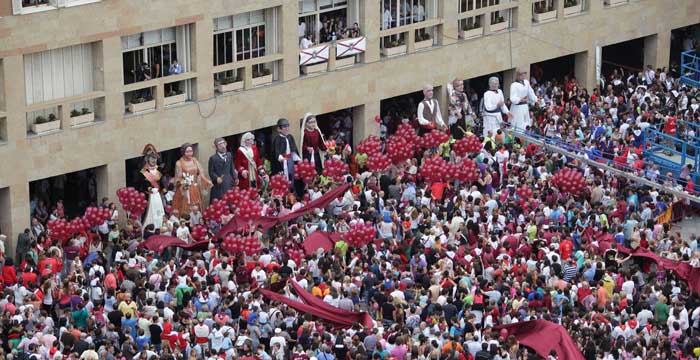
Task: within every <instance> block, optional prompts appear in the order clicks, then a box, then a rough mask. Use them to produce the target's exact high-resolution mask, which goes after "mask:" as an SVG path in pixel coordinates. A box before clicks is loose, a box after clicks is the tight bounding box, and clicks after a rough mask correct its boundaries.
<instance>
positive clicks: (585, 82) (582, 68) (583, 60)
mask: <svg viewBox="0 0 700 360" xmlns="http://www.w3.org/2000/svg"><path fill="white" fill-rule="evenodd" d="M574 75H575V76H576V80H578V82H579V84H581V85H582V86H583V87H585V88H586V89H588V92H589V93H590V92H591V91H593V89H594V88H595V87H596V86H598V85H597V84H598V82H597V81H596V78H595V49H590V50H588V51H584V52H580V53H577V54H576V55H575V60H574Z"/></svg>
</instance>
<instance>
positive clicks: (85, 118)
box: [70, 112, 95, 126]
mask: <svg viewBox="0 0 700 360" xmlns="http://www.w3.org/2000/svg"><path fill="white" fill-rule="evenodd" d="M93 121H95V113H92V112H88V113H81V114H80V115H75V116H74V115H73V114H71V117H70V123H71V125H72V126H78V125H82V124H87V123H89V122H93Z"/></svg>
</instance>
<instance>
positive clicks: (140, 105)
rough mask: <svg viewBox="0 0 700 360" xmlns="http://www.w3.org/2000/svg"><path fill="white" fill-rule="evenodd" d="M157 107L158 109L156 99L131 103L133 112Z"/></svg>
mask: <svg viewBox="0 0 700 360" xmlns="http://www.w3.org/2000/svg"><path fill="white" fill-rule="evenodd" d="M155 109H156V101H155V100H149V101H142V102H132V103H130V104H129V112H130V113H132V114H134V113H138V112H142V111H148V110H155Z"/></svg>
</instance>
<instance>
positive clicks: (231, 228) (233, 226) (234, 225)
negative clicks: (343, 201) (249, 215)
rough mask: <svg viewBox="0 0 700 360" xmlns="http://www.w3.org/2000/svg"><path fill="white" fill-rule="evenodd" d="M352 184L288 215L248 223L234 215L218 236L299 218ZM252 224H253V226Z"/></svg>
mask: <svg viewBox="0 0 700 360" xmlns="http://www.w3.org/2000/svg"><path fill="white" fill-rule="evenodd" d="M350 186H351V184H343V185H340V186H338V187H336V188H335V189H333V190H330V191H327V192H326V193H325V194H323V195H321V197H319V198H318V199H316V200H313V201H311V202H309V203H308V204H306V205H304V206H302V207H301V208H299V209H298V210H296V211H293V212H291V213H289V214H287V215H284V216H261V217H259V218H257V219H255V220H253V221H252V224H251V223H246V222H244V221H241V220H240V219H238V218H236V217H234V218H233V219H231V221H229V222H228V223H227V224H226V225H224V226H223V227H222V228H221V230H219V231H218V232H217V233H216V237H217V238H225V237H226V235H228V234H229V233H232V232H241V231H245V230H246V229H250V228H251V227H252V228H255V227H257V226H258V225H260V226H262V228H263V230H267V229H269V228H271V227H273V226H275V225H277V224H279V223H282V222H285V221H289V220H292V219H295V218H298V217H299V216H302V215H304V214H305V213H306V212H307V211H309V210H313V209H317V208H323V207H326V206H327V205H328V204H330V203H331V201H333V199H335V198H337V197H338V196H340V195H342V194H344V193H345V192H346V191H347V190H348V189H350ZM251 225H252V226H251Z"/></svg>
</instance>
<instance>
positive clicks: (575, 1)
mask: <svg viewBox="0 0 700 360" xmlns="http://www.w3.org/2000/svg"><path fill="white" fill-rule="evenodd" d="M582 11H583V3H582V2H581V1H580V0H566V1H565V2H564V16H572V15H576V14H580V13H581V12H582Z"/></svg>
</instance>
